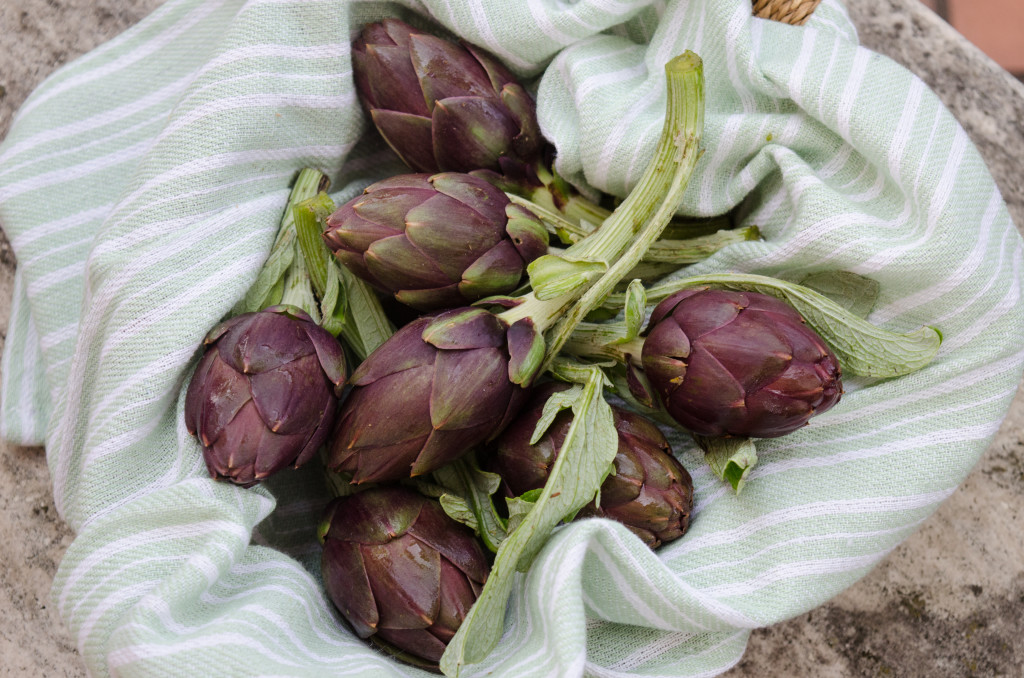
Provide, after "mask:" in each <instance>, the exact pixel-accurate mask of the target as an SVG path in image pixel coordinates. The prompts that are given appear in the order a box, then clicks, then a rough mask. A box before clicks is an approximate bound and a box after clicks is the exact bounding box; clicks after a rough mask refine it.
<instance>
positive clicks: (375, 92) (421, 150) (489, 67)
mask: <svg viewBox="0 0 1024 678" xmlns="http://www.w3.org/2000/svg"><path fill="white" fill-rule="evenodd" d="M352 68H353V72H354V75H355V81H356V89H357V91H358V92H359V96H360V99H361V100H362V102H363V104H364V106H366V108H367V109H368V110H369V111H370V116H371V117H372V118H373V123H374V124H375V125H376V126H377V129H378V130H379V131H380V133H381V135H382V136H383V137H384V139H385V140H386V141H387V142H388V144H389V145H390V146H391V148H393V149H394V150H395V152H397V153H398V155H399V156H401V158H402V160H404V161H405V163H406V164H407V165H409V167H411V168H412V169H413V170H415V171H417V172H431V173H433V172H439V171H456V172H471V171H473V170H477V169H490V170H494V171H500V169H501V166H502V165H503V164H505V162H506V161H509V160H511V161H513V162H515V163H523V164H526V165H533V164H534V163H535V162H536V161H537V160H538V159H539V157H540V153H541V148H542V140H541V134H540V128H539V126H538V125H537V114H536V110H535V105H534V102H533V99H532V98H531V97H530V95H529V94H528V93H527V92H526V90H524V89H523V87H522V86H521V85H520V84H519V83H517V82H516V81H515V78H514V77H513V76H512V74H511V73H509V72H508V71H507V70H506V69H505V67H504V66H502V65H501V64H500V63H498V61H497V60H496V59H494V58H493V57H491V56H490V55H488V54H487V53H486V52H484V51H483V50H481V49H479V48H478V47H474V46H473V45H470V44H467V43H462V45H457V44H453V43H451V42H448V41H446V40H442V39H441V38H437V37H434V36H432V35H429V34H426V33H422V32H420V31H418V30H416V29H415V28H413V27H412V26H409V25H408V24H405V23H403V22H401V21H398V20H396V19H385V20H384V21H383V22H381V23H377V24H370V25H368V26H366V27H365V28H363V32H362V34H361V35H360V37H359V38H358V39H357V40H356V41H355V43H353V45H352Z"/></svg>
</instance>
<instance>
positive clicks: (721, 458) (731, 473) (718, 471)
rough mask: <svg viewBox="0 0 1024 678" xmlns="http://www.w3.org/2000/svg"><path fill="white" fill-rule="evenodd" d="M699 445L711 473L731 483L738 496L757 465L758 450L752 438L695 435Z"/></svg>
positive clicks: (694, 437)
mask: <svg viewBox="0 0 1024 678" xmlns="http://www.w3.org/2000/svg"><path fill="white" fill-rule="evenodd" d="M693 439H694V440H695V441H696V442H697V445H698V446H699V447H700V448H701V449H702V450H704V460H705V461H706V462H707V463H708V466H710V467H711V471H712V472H713V473H714V474H715V475H716V476H718V477H719V478H720V479H722V480H724V481H726V482H727V483H729V485H731V486H732V489H733V491H734V492H735V493H736V494H737V495H738V494H739V493H740V492H742V491H743V486H744V485H746V483H747V477H748V476H749V475H750V472H751V471H752V470H753V468H754V466H756V465H757V449H756V448H755V447H754V441H753V440H751V439H750V438H739V437H737V438H709V437H707V436H699V435H697V434H693Z"/></svg>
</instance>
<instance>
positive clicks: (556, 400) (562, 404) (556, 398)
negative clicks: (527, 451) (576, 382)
mask: <svg viewBox="0 0 1024 678" xmlns="http://www.w3.org/2000/svg"><path fill="white" fill-rule="evenodd" d="M582 395H583V388H582V387H580V386H574V387H572V388H570V389H567V390H565V391H558V392H557V393H552V394H551V397H550V398H548V399H547V402H545V403H544V410H543V411H542V412H541V415H540V420H539V421H537V425H536V426H535V427H534V429H533V435H532V436H530V444H531V445H536V444H537V441H539V440H540V439H541V438H543V437H544V433H545V432H546V431H547V430H548V427H550V426H551V422H553V421H554V420H555V417H557V416H558V413H559V412H561V411H562V410H566V409H569V408H570V407H572V405H573V403H575V402H576V401H577V400H579V398H580V396H582Z"/></svg>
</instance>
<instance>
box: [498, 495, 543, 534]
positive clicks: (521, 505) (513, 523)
mask: <svg viewBox="0 0 1024 678" xmlns="http://www.w3.org/2000/svg"><path fill="white" fill-rule="evenodd" d="M540 493H541V489H540V488H538V489H536V490H530V491H529V492H524V493H523V494H522V495H520V496H518V497H512V498H511V499H506V500H505V505H506V506H507V507H508V531H509V532H515V531H516V530H517V529H519V526H520V525H522V523H523V520H525V519H526V516H527V515H528V514H529V513H530V511H532V510H533V507H534V505H535V504H536V503H537V497H539V496H540Z"/></svg>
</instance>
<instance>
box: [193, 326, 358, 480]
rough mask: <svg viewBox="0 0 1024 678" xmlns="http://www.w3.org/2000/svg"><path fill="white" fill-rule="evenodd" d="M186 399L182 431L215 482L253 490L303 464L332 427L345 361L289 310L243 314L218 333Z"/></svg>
mask: <svg viewBox="0 0 1024 678" xmlns="http://www.w3.org/2000/svg"><path fill="white" fill-rule="evenodd" d="M206 345H207V346H208V348H207V350H206V354H205V355H204V356H203V358H202V360H200V361H199V365H198V366H197V367H196V371H195V373H194V375H193V376H192V382H191V383H190V384H189V387H188V394H187V395H186V397H185V426H186V428H188V432H189V433H191V434H192V435H195V436H198V437H199V442H200V443H201V444H202V446H203V457H204V458H205V460H206V466H207V468H209V470H210V474H211V475H212V476H214V477H216V478H223V479H225V480H230V481H231V482H233V483H236V484H238V485H244V486H248V485H252V484H254V483H256V482H257V481H260V480H262V479H264V478H266V477H267V476H269V475H271V474H273V473H276V472H277V471H279V470H281V469H282V468H284V467H285V466H288V465H289V464H291V465H294V466H295V467H299V466H301V465H302V464H304V463H306V462H307V461H308V460H309V459H310V457H312V456H313V454H315V453H316V451H317V449H318V448H319V447H320V445H322V444H323V443H324V441H325V439H326V438H327V435H328V433H330V430H331V426H332V425H333V423H334V417H335V411H336V409H337V403H338V396H339V395H340V394H341V388H342V385H343V384H344V383H345V373H346V367H345V353H344V351H343V349H342V347H341V344H339V343H338V340H337V339H335V338H334V337H332V336H331V335H330V334H329V333H328V332H327V331H326V330H324V329H323V328H321V327H320V326H319V325H317V324H316V323H314V322H313V320H312V319H311V318H310V317H309V316H308V315H306V314H305V313H304V312H302V311H300V310H299V309H297V308H294V307H291V306H274V307H271V308H267V309H264V310H262V311H259V312H257V313H246V314H244V315H240V316H236V317H234V318H231V319H230V320H227V321H225V322H223V323H221V324H220V325H218V326H217V327H215V328H214V329H213V330H212V331H211V332H210V333H209V334H208V335H207V337H206Z"/></svg>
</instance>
